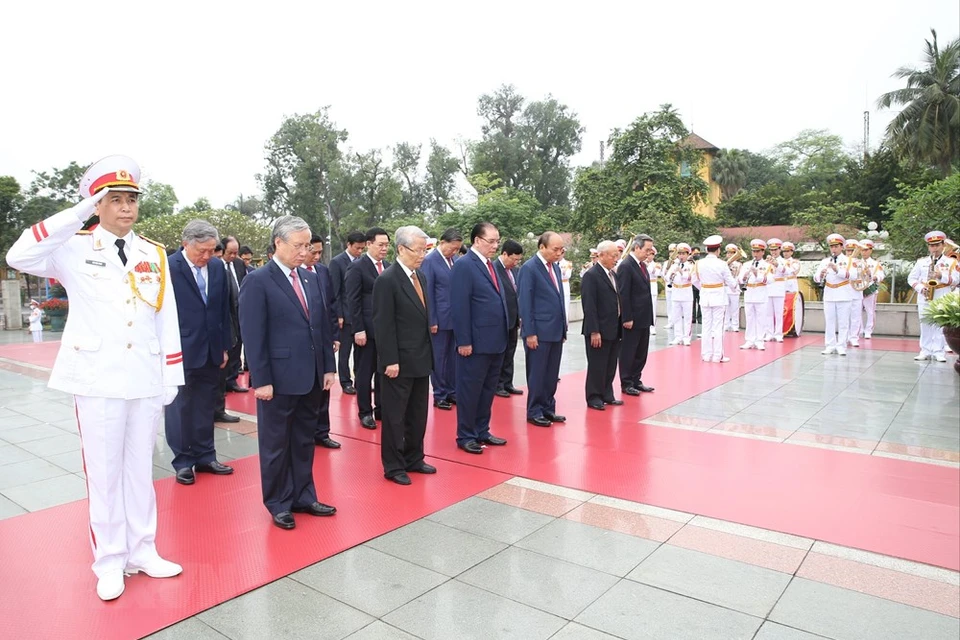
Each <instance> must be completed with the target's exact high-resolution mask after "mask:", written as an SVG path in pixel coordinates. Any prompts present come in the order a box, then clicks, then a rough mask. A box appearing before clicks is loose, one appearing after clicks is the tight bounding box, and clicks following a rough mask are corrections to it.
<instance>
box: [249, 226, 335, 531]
mask: <svg viewBox="0 0 960 640" xmlns="http://www.w3.org/2000/svg"><path fill="white" fill-rule="evenodd" d="M271 241H272V243H273V245H274V247H275V248H276V252H275V253H274V256H273V260H271V261H270V262H268V263H267V264H265V265H264V266H263V267H262V268H260V269H257V270H256V271H254V272H253V273H251V274H250V277H249V278H247V280H246V283H245V284H244V285H243V289H241V291H240V328H241V330H242V331H243V335H244V337H245V338H246V351H247V358H248V360H249V362H250V380H251V386H252V387H253V390H254V395H255V396H256V398H257V426H258V428H257V441H258V443H259V446H260V483H261V485H262V488H263V504H264V505H265V506H266V508H267V510H268V511H269V512H270V514H271V515H272V516H273V524H275V525H276V526H278V527H280V528H281V529H293V528H294V527H295V526H296V522H295V521H294V519H293V513H294V512H298V513H308V514H310V515H314V516H329V515H333V514H334V513H336V509H335V508H333V507H331V506H328V505H325V504H322V503H320V502H319V501H318V500H317V490H316V487H315V486H314V483H313V456H314V451H315V448H314V443H313V434H314V431H315V430H316V428H317V417H318V416H317V413H318V411H317V408H318V407H319V406H320V396H321V394H322V392H323V391H325V390H326V391H329V390H330V387H332V386H333V384H334V381H335V380H336V373H335V371H336V364H335V362H334V358H333V336H332V335H330V315H329V310H328V308H327V305H328V304H329V302H328V301H327V300H325V299H324V298H323V295H322V293H321V289H320V286H319V285H318V284H317V283H316V281H315V278H316V276H315V275H313V274H310V273H308V272H306V271H304V270H303V269H300V268H299V267H300V265H301V264H302V263H303V258H304V256H305V255H306V253H307V251H309V250H310V228H309V227H308V226H307V223H306V222H304V221H303V220H302V219H300V218H297V217H295V216H283V217H281V218H279V219H278V220H277V221H276V222H275V223H274V225H273V230H272V233H271Z"/></svg>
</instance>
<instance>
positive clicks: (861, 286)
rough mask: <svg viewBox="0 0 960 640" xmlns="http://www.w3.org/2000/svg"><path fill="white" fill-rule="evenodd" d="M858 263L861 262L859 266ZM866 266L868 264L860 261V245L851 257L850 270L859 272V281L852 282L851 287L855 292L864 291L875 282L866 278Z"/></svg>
mask: <svg viewBox="0 0 960 640" xmlns="http://www.w3.org/2000/svg"><path fill="white" fill-rule="evenodd" d="M857 261H859V264H857ZM866 266H867V263H866V262H865V261H863V260H860V245H857V247H856V248H855V249H854V250H853V253H852V254H851V255H850V268H851V269H856V270H857V279H856V280H851V281H850V286H851V287H853V290H854V291H863V290H865V289H866V288H867V287H869V286H870V285H871V284H873V282H872V281H871V280H870V279H869V278H867V277H866V273H865V271H866Z"/></svg>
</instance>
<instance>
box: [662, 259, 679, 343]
mask: <svg viewBox="0 0 960 640" xmlns="http://www.w3.org/2000/svg"><path fill="white" fill-rule="evenodd" d="M667 251H668V253H667V259H666V260H664V261H663V262H662V263H661V264H660V279H661V280H662V281H663V297H664V299H665V300H666V303H667V344H674V342H673V338H674V330H673V322H674V319H673V285H672V284H670V282H669V281H668V280H667V272H668V271H669V270H670V266H671V265H673V264H674V263H675V262H676V255H677V245H676V243H673V242H671V243H670V246H668V247H667Z"/></svg>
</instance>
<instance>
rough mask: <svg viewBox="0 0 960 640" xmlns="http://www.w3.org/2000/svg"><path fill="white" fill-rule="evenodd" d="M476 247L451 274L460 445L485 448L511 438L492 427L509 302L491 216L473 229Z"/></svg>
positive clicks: (470, 449) (478, 449)
mask: <svg viewBox="0 0 960 640" xmlns="http://www.w3.org/2000/svg"><path fill="white" fill-rule="evenodd" d="M470 244H471V245H472V246H471V248H470V251H468V252H467V253H466V255H465V256H463V257H462V258H460V259H459V260H457V261H456V262H454V263H453V272H452V273H451V277H450V289H451V302H452V305H453V335H454V339H455V340H456V342H457V355H458V359H457V373H456V380H457V383H456V389H457V446H458V447H460V448H461V449H463V450H464V451H466V452H467V453H475V454H479V453H483V446H484V445H493V446H501V445H505V444H507V441H506V440H504V439H503V438H498V437H497V436H495V435H493V434H492V433H490V410H491V405H492V404H493V395H494V393H495V392H496V390H497V378H499V376H500V364H501V363H502V362H503V352H504V350H505V349H506V348H507V303H506V300H505V299H504V294H503V287H504V283H503V282H501V281H500V278H499V277H498V276H497V272H496V270H495V269H494V267H493V262H492V261H491V258H494V257H496V255H497V247H498V246H499V245H500V232H499V231H497V228H496V227H495V226H493V225H492V224H491V223H489V222H480V223H477V224H476V225H475V226H474V227H473V230H472V231H471V232H470Z"/></svg>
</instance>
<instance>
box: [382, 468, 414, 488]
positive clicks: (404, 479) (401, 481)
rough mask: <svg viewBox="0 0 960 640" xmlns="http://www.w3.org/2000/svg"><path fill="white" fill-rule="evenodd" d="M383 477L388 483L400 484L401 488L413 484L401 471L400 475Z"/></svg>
mask: <svg viewBox="0 0 960 640" xmlns="http://www.w3.org/2000/svg"><path fill="white" fill-rule="evenodd" d="M385 477H386V479H387V480H389V481H390V482H396V483H397V484H402V485H403V486H407V485H411V484H413V481H412V480H411V479H410V476H408V475H407V474H406V473H404V472H403V471H401V472H400V473H398V474H397V475H395V476H385Z"/></svg>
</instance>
